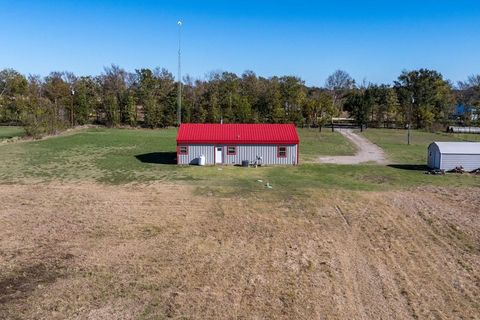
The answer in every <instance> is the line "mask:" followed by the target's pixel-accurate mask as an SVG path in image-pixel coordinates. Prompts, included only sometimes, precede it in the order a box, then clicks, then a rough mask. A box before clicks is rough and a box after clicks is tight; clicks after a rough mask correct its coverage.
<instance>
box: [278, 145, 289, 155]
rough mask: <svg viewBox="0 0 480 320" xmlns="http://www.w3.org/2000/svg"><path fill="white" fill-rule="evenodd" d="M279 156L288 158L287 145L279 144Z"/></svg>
mask: <svg viewBox="0 0 480 320" xmlns="http://www.w3.org/2000/svg"><path fill="white" fill-rule="evenodd" d="M277 156H278V157H279V158H286V157H287V147H282V146H279V147H278V152H277Z"/></svg>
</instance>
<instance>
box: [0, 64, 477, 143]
mask: <svg viewBox="0 0 480 320" xmlns="http://www.w3.org/2000/svg"><path fill="white" fill-rule="evenodd" d="M183 83H184V84H183V91H182V101H183V104H182V119H183V121H184V122H214V123H215V122H220V121H221V120H223V121H224V122H225V123H229V122H244V123H249V122H264V123H283V122H294V123H296V124H297V125H299V126H314V127H318V126H321V125H323V124H325V123H326V122H328V121H330V119H331V118H332V117H337V116H353V117H354V118H355V119H356V120H357V122H358V123H359V124H365V123H370V124H372V125H378V126H382V125H385V124H396V125H397V126H399V125H400V126H403V125H405V124H407V123H412V124H414V125H415V126H416V127H418V128H431V127H432V126H434V125H435V124H442V125H444V124H445V123H446V122H447V121H448V116H449V115H450V114H451V113H452V108H453V107H454V105H455V104H456V103H464V104H468V105H480V76H472V77H471V78H469V79H468V80H467V81H465V82H461V83H459V84H458V85H457V86H453V85H452V84H451V83H450V82H448V81H446V80H445V79H444V78H443V77H442V75H441V74H440V73H438V72H436V71H432V70H426V69H421V70H416V71H410V72H407V71H405V72H403V73H402V74H401V75H400V76H399V77H398V80H397V81H395V82H394V84H393V85H375V84H362V85H357V84H356V83H355V81H354V80H353V79H352V77H350V75H349V74H348V73H346V72H345V71H336V72H335V73H334V74H332V75H331V76H329V77H328V79H327V80H326V83H325V87H323V88H318V87H309V86H306V85H305V83H304V81H302V79H300V78H298V77H295V76H284V77H271V78H264V77H258V76H257V75H256V74H255V73H253V72H251V71H247V72H245V73H243V74H242V75H241V76H238V75H236V74H234V73H230V72H212V73H210V74H209V75H207V77H206V78H205V79H203V80H198V79H197V80H194V79H192V78H191V77H188V76H187V77H185V78H184V81H183ZM176 88H177V83H176V80H175V78H174V77H173V75H172V74H171V73H170V72H168V71H167V70H165V69H155V70H150V69H140V70H136V71H135V72H134V73H130V72H127V71H125V70H124V69H122V68H120V67H118V66H115V65H112V66H111V67H108V68H105V70H104V72H103V73H102V74H101V75H99V76H96V77H92V76H82V77H77V76H75V75H74V74H72V73H70V72H52V73H51V74H50V75H48V76H47V77H44V78H42V77H39V76H32V75H30V76H28V77H25V76H24V75H22V74H20V73H19V72H16V71H15V70H12V69H5V70H2V71H0V123H6V122H13V123H20V124H23V125H25V127H26V129H27V131H28V133H30V134H32V135H40V134H43V133H55V132H56V131H58V130H61V129H63V128H66V127H70V126H75V125H83V124H88V123H98V124H105V125H108V126H120V125H128V126H137V125H142V126H145V127H150V128H158V127H167V126H174V125H176V119H177V114H176V110H177V108H176V106H177V89H176Z"/></svg>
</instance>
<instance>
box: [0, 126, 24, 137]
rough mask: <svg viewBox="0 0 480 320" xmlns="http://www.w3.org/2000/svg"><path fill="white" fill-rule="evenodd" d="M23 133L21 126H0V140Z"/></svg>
mask: <svg viewBox="0 0 480 320" xmlns="http://www.w3.org/2000/svg"><path fill="white" fill-rule="evenodd" d="M24 135H25V130H23V128H22V127H6V126H0V140H3V139H10V138H14V137H22V136H24Z"/></svg>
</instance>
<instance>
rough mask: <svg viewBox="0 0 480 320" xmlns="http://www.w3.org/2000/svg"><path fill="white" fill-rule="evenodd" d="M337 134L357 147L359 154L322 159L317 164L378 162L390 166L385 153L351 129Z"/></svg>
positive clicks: (339, 130)
mask: <svg viewBox="0 0 480 320" xmlns="http://www.w3.org/2000/svg"><path fill="white" fill-rule="evenodd" d="M337 132H339V133H341V134H342V135H343V136H344V137H345V138H347V139H348V140H350V141H351V142H352V143H353V144H354V145H355V147H356V148H357V150H358V151H357V153H356V154H355V155H354V156H337V157H320V158H318V159H317V161H316V162H318V163H333V164H359V163H364V162H376V163H378V164H388V161H387V156H386V155H385V152H383V150H382V149H381V148H380V147H378V146H377V145H375V144H373V143H372V142H370V141H369V140H368V139H366V138H365V137H363V136H361V135H359V134H357V133H356V132H354V131H353V130H351V129H337Z"/></svg>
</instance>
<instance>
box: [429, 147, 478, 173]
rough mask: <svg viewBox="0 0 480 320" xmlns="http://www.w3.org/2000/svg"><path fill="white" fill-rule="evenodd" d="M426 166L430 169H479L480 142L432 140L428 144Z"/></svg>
mask: <svg viewBox="0 0 480 320" xmlns="http://www.w3.org/2000/svg"><path fill="white" fill-rule="evenodd" d="M428 166H429V167H430V168H432V169H439V170H446V171H449V170H453V169H455V168H456V167H460V166H461V167H463V169H464V170H466V171H473V170H476V169H480V142H433V143H432V144H430V145H429V146H428Z"/></svg>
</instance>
